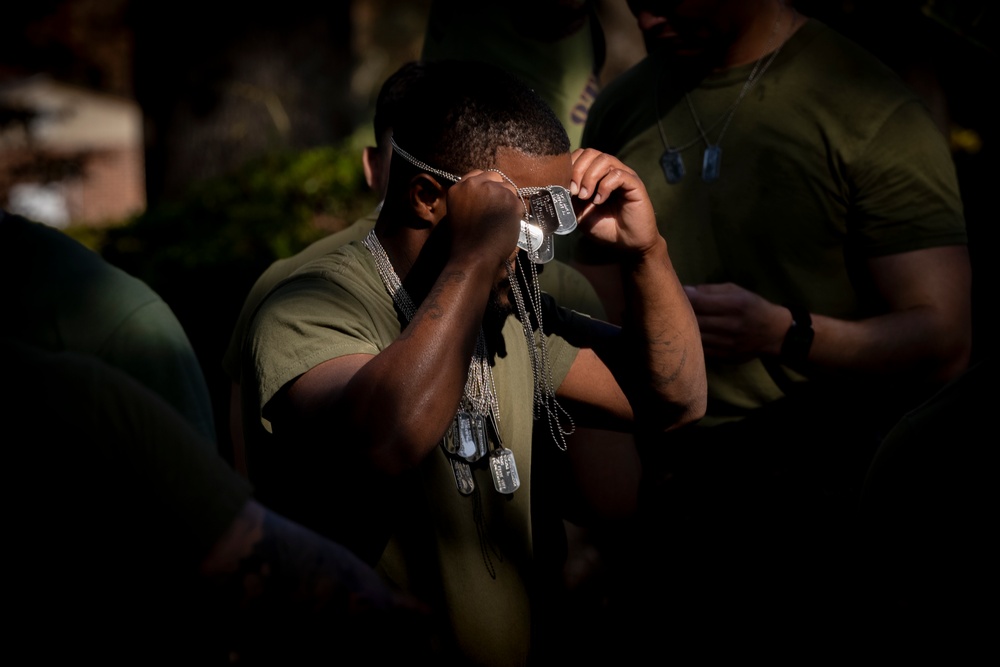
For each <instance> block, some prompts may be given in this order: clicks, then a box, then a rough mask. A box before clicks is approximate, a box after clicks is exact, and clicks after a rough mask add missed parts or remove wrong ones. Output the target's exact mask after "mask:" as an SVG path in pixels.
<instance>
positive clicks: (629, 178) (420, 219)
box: [279, 149, 706, 475]
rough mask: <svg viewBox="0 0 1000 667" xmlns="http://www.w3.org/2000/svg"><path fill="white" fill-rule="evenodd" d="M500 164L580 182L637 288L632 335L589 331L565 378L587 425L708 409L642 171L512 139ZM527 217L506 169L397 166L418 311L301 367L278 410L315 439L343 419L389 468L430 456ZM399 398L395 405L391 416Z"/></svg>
mask: <svg viewBox="0 0 1000 667" xmlns="http://www.w3.org/2000/svg"><path fill="white" fill-rule="evenodd" d="M496 168H497V169H499V170H500V171H502V172H503V173H504V174H506V175H507V176H508V177H509V178H510V180H512V181H513V182H514V183H515V184H516V185H517V187H529V186H538V187H541V186H546V185H555V184H558V185H562V186H564V187H567V188H568V189H569V190H570V192H571V193H572V194H574V195H575V196H576V200H577V201H576V203H575V207H576V211H577V217H578V222H579V228H578V229H579V231H578V233H582V234H587V235H589V236H592V237H594V238H595V240H598V241H599V242H601V243H603V244H604V245H606V246H607V247H608V248H609V250H610V252H612V253H614V254H615V255H616V256H617V257H618V258H619V260H620V262H621V264H622V267H623V268H622V270H623V272H624V275H627V276H628V280H629V284H630V285H631V286H632V289H631V290H630V294H631V297H630V299H631V300H632V301H634V304H635V305H634V307H633V308H631V309H630V310H631V311H632V312H634V313H635V314H636V321H635V324H634V331H633V333H632V336H633V338H632V339H631V341H630V344H629V345H628V346H627V347H623V346H618V345H615V346H614V349H613V350H612V349H610V347H609V346H610V345H611V342H609V341H612V339H614V340H618V339H617V337H616V336H614V335H612V334H613V332H614V331H617V330H616V329H615V328H614V327H610V325H607V324H603V323H595V324H594V331H593V332H588V334H587V335H588V336H593V337H594V340H595V342H598V343H600V345H597V346H594V347H592V346H586V345H585V346H583V348H582V349H581V350H580V352H579V353H578V354H577V357H576V360H575V361H574V363H573V365H572V366H571V368H570V370H569V373H568V374H567V376H566V378H565V380H564V381H563V383H562V384H561V385H560V386H559V387H558V388H557V395H558V396H559V397H560V399H561V400H562V399H565V400H566V401H568V403H569V404H572V405H575V406H578V408H579V409H580V410H582V412H581V413H580V414H579V416H577V415H574V418H575V419H576V420H577V423H578V424H580V425H582V426H587V425H593V426H597V427H600V428H615V429H622V430H626V429H629V428H630V424H631V423H632V421H633V419H635V418H636V413H641V414H642V418H643V420H644V422H648V423H647V424H646V427H647V428H654V429H657V430H662V429H670V428H676V427H677V426H680V425H683V424H685V423H689V422H690V421H691V420H693V419H698V418H700V416H701V415H702V414H704V408H705V396H706V390H705V375H704V360H703V355H702V351H701V343H700V338H699V336H698V331H697V323H696V322H695V319H694V314H693V312H692V311H691V307H690V304H689V303H688V300H687V298H686V297H685V295H684V292H683V289H682V288H681V286H680V283H679V281H677V277H676V275H675V274H674V272H673V268H672V266H671V264H670V260H669V256H668V254H667V248H666V242H665V241H664V240H663V238H662V237H661V236H660V234H659V232H658V230H657V228H656V222H655V217H654V215H653V210H652V207H651V205H650V203H649V200H648V195H647V194H646V190H645V187H644V186H643V184H642V182H641V181H640V180H639V179H638V177H637V176H636V175H635V173H634V172H633V171H632V170H630V169H628V168H627V167H625V165H623V164H622V163H621V162H620V161H619V160H617V159H616V158H614V157H612V156H610V155H607V154H604V153H600V152H597V151H594V150H589V149H588V150H579V151H576V152H575V153H573V154H572V155H570V154H568V153H567V154H562V155H556V156H542V157H538V156H529V155H525V154H523V153H521V152H519V151H515V150H512V149H501V150H500V152H499V153H498V155H497V160H496ZM393 179H396V180H395V184H394V183H393ZM523 215H524V205H523V203H522V201H521V199H520V197H518V195H517V194H516V191H515V188H514V186H513V185H511V183H510V182H508V181H507V180H506V179H504V177H503V176H501V175H500V174H499V173H497V172H496V171H489V170H474V171H471V172H469V173H467V174H463V175H462V177H461V179H460V180H459V181H458V182H457V183H454V184H451V183H450V182H449V183H442V182H441V181H440V180H439V177H436V176H434V175H433V174H428V173H416V174H414V173H413V170H412V169H407V170H399V171H394V172H392V174H391V175H390V185H389V189H388V194H387V196H386V201H385V205H384V206H383V209H382V212H381V213H380V216H379V220H378V223H377V224H376V227H375V231H376V234H377V235H378V237H379V240H380V243H381V244H382V246H383V247H384V249H385V251H386V254H387V255H388V257H389V259H390V261H391V263H392V266H393V268H394V269H395V271H396V273H397V274H398V275H399V277H400V279H401V280H402V281H403V284H404V286H405V288H406V290H407V292H409V293H410V295H411V297H412V298H413V300H414V302H415V303H417V304H418V307H417V311H416V313H415V314H414V315H413V317H412V318H411V319H410V321H409V322H408V323H407V325H406V327H405V328H404V329H403V331H402V332H401V334H400V336H399V337H398V338H397V339H396V340H395V341H394V342H393V343H392V344H390V345H389V346H387V347H386V348H385V349H383V350H382V351H381V352H379V353H378V354H377V355H368V354H352V355H346V356H342V357H338V358H335V359H331V360H328V361H326V362H323V363H320V364H319V365H317V366H315V367H313V368H312V369H310V370H309V371H307V372H306V373H304V374H303V375H301V376H299V378H297V379H296V380H294V381H293V382H292V383H291V385H290V386H289V387H288V388H287V390H286V392H285V395H284V397H283V398H282V399H280V400H283V401H285V405H287V407H288V408H289V409H290V414H288V415H287V416H283V417H279V419H284V421H285V422H286V423H289V424H296V425H298V427H301V428H303V429H305V430H307V431H309V432H314V433H315V435H316V437H323V436H322V434H323V433H328V432H329V429H330V428H331V425H332V424H337V425H338V428H339V429H340V430H341V431H343V429H344V427H345V426H346V427H347V429H349V430H350V431H351V433H352V435H351V437H350V438H348V441H350V442H353V443H356V444H357V446H358V447H360V448H361V450H362V451H364V452H366V457H367V459H368V461H369V462H370V464H371V465H372V467H373V468H374V469H375V470H377V471H380V472H381V473H384V474H388V475H396V474H400V473H402V472H403V471H404V470H406V469H409V468H412V467H413V466H415V465H417V464H419V463H420V462H421V461H422V460H423V459H424V458H425V457H426V456H427V455H428V454H429V453H430V452H431V451H433V450H434V449H435V448H436V447H437V445H438V442H439V441H440V439H441V437H442V436H443V434H444V432H445V430H446V429H447V428H448V426H449V425H450V424H451V422H452V420H453V419H454V413H455V409H456V406H457V405H458V403H459V400H460V398H461V396H462V392H463V390H464V386H465V382H466V377H467V374H468V365H469V359H470V358H471V357H472V353H473V349H474V346H475V341H476V338H477V336H478V334H479V331H480V329H481V327H482V326H483V317H484V314H485V313H486V312H487V309H488V307H489V300H490V298H491V294H492V293H493V292H494V291H495V289H496V287H497V286H498V285H499V284H502V282H503V281H504V280H505V279H506V277H507V268H506V264H507V261H508V260H509V259H510V258H511V257H512V254H513V253H514V252H515V249H516V247H517V239H518V234H519V231H520V220H521V218H522V217H523ZM609 327H610V330H609ZM602 346H603V347H607V348H608V349H607V350H605V351H606V352H608V353H609V354H610V357H609V359H608V360H605V359H604V358H603V357H602V354H601V350H600V349H598V348H600V347H602ZM609 363H610V364H611V365H609ZM612 366H614V368H615V369H617V371H616V370H613V369H612ZM616 373H621V374H622V377H621V378H620V379H619V378H618V377H617V375H616ZM640 378H641V379H640ZM620 380H621V381H622V384H620V383H619V381H620ZM626 391H628V392H629V395H626ZM387 405H391V406H394V408H393V410H392V411H391V413H390V414H389V415H387V413H386V411H385V407H384V406H387ZM389 416H391V418H388V417H389ZM331 420H332V421H331ZM584 422H588V423H584Z"/></svg>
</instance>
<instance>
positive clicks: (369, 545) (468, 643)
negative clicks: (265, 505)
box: [243, 61, 705, 664]
mask: <svg viewBox="0 0 1000 667" xmlns="http://www.w3.org/2000/svg"><path fill="white" fill-rule="evenodd" d="M416 85H417V86H419V87H420V88H421V89H422V90H421V91H419V92H420V96H419V97H418V98H417V99H420V100H421V104H419V105H417V106H415V107H414V108H413V109H412V113H410V114H406V115H405V116H404V117H403V118H401V119H398V120H397V123H396V125H395V126H394V130H393V138H392V142H393V155H392V162H391V167H390V175H389V184H388V189H387V193H386V197H385V203H384V205H383V207H382V210H381V212H380V213H379V218H378V221H377V223H376V225H375V228H374V230H373V232H372V234H370V235H369V236H368V237H366V238H365V240H364V241H363V242H354V243H351V244H349V245H347V246H344V247H342V248H340V249H339V250H337V251H336V252H334V253H332V254H328V255H325V256H324V257H322V258H320V259H317V260H315V261H313V262H311V263H309V264H307V265H306V266H304V267H302V268H301V269H299V270H298V271H297V272H296V273H295V274H294V275H292V276H291V277H290V278H289V279H287V280H286V281H285V282H284V283H282V284H281V285H279V286H278V287H277V288H276V289H275V290H274V291H272V292H271V294H270V295H269V296H268V297H267V298H266V299H265V300H264V302H263V303H262V304H261V306H260V309H259V310H258V312H257V314H256V316H255V317H254V319H253V321H252V322H251V324H250V327H249V329H248V340H247V344H246V345H244V354H243V368H244V382H243V390H244V391H251V392H255V393H256V398H258V399H259V404H260V405H261V406H262V409H261V410H260V413H259V414H253V415H245V419H244V429H245V433H246V437H247V454H248V463H249V467H250V469H251V470H255V469H256V470H260V471H262V473H263V476H262V477H261V478H260V479H259V480H257V481H256V482H255V485H256V488H257V489H258V492H259V494H260V495H261V497H262V498H266V499H267V501H268V502H273V503H276V505H277V507H280V508H281V511H284V512H286V513H287V515H288V516H289V517H293V518H295V519H296V520H299V521H302V522H303V523H305V524H306V525H308V526H310V527H312V528H314V529H316V530H319V531H320V532H322V533H324V534H328V535H330V536H331V537H335V538H336V539H338V540H341V541H342V543H344V544H345V545H347V546H348V547H350V548H353V549H354V550H355V551H356V553H359V554H360V555H362V557H363V558H365V559H366V560H369V561H370V562H375V563H377V569H378V571H379V572H380V574H381V575H382V576H383V577H384V578H385V579H386V580H387V581H389V582H391V583H392V584H393V585H395V586H398V587H399V588H400V589H402V590H404V591H406V592H409V593H411V594H413V595H416V596H417V597H418V598H419V599H421V600H424V601H426V602H427V603H428V604H429V605H430V607H431V608H432V610H433V611H434V613H435V614H436V615H437V618H438V620H439V622H440V627H441V628H442V634H443V635H444V636H445V637H446V638H447V639H446V640H445V643H446V645H447V647H448V651H453V652H454V656H456V657H460V659H462V660H467V661H472V662H474V663H476V664H522V663H523V662H524V661H525V660H527V659H528V656H529V655H532V654H534V655H536V656H537V655H539V654H540V652H541V651H542V648H541V647H542V645H543V643H544V642H545V641H546V640H545V635H544V632H545V627H544V621H546V620H550V621H551V620H552V619H551V618H548V619H547V618H546V614H545V613H544V612H545V611H546V610H545V608H544V596H542V597H539V594H540V592H541V591H542V590H543V589H544V588H545V586H546V583H547V582H546V581H545V575H546V572H545V570H544V569H543V567H542V564H541V563H540V562H539V561H540V560H541V559H542V554H541V553H540V552H541V551H542V544H543V543H544V542H545V541H546V540H550V539H551V535H549V534H547V533H546V532H545V530H546V529H551V526H553V525H554V524H552V523H551V521H550V519H551V514H552V513H556V512H564V511H569V510H568V508H566V507H563V506H561V505H565V504H566V500H567V499H568V498H569V497H570V493H569V491H568V487H567V486H566V485H565V484H564V482H566V480H567V479H568V480H569V481H570V482H572V481H575V480H572V479H571V474H570V470H569V466H568V465H566V458H565V452H562V451H560V449H562V448H564V447H565V435H566V434H568V433H570V432H571V431H572V429H573V427H574V426H582V427H588V426H593V427H599V428H615V429H618V430H637V431H658V432H661V431H665V430H670V429H673V428H676V427H678V426H680V425H683V424H687V423H690V422H692V421H694V420H697V419H698V418H699V417H700V416H701V415H702V412H703V410H704V402H705V377H704V367H703V355H702V350H701V345H700V341H699V337H698V332H697V325H696V322H695V319H694V314H693V312H692V311H691V308H690V305H689V304H688V301H687V299H686V297H685V295H684V292H683V289H682V288H681V285H680V283H679V281H678V280H677V278H676V276H675V274H674V271H673V268H672V265H671V260H670V257H669V255H668V253H667V245H666V243H665V241H664V240H663V238H662V237H661V236H660V234H659V233H658V231H657V229H656V224H655V218H654V215H653V210H652V207H651V206H650V203H649V201H648V198H647V196H646V191H645V188H644V186H643V184H642V182H641V181H640V180H639V179H638V177H637V176H636V175H635V173H634V172H633V171H631V170H630V169H628V168H626V167H625V166H624V165H623V164H622V163H621V162H620V161H618V160H617V159H616V158H614V157H612V156H610V155H606V154H603V153H600V152H597V151H593V150H579V151H576V152H574V153H572V154H570V152H569V140H568V138H567V136H566V132H565V130H564V129H563V128H562V126H561V124H560V123H559V121H558V119H557V118H556V117H555V116H554V114H553V113H552V111H551V110H550V109H549V108H548V107H547V106H546V105H545V104H544V102H543V101H542V100H541V99H540V98H539V97H538V95H537V94H535V93H534V92H533V91H532V90H530V89H529V88H527V87H526V86H525V85H524V84H523V83H521V82H520V81H518V80H517V79H515V78H513V77H511V76H509V75H508V74H506V73H505V72H503V71H501V70H497V69H495V68H493V67H490V66H488V65H483V64H473V63H456V62H448V61H442V62H439V63H429V64H427V71H426V72H425V74H424V76H423V77H422V78H421V80H420V81H419V82H417V83H416ZM571 193H572V199H573V201H572V206H571V207H567V206H565V205H566V204H568V203H569V202H570V198H571V197H570V194H571ZM574 226H578V228H577V230H576V231H575V232H573V233H577V234H585V235H587V236H589V237H593V238H594V239H595V240H596V241H598V242H600V243H601V244H603V245H604V246H605V247H606V248H607V251H608V252H611V253H614V254H615V256H616V257H617V258H618V259H619V262H620V267H621V272H622V281H623V283H624V284H625V285H626V286H627V294H628V299H627V303H626V314H625V318H624V320H623V321H624V326H623V327H622V328H619V327H617V326H614V325H610V324H608V323H605V322H602V321H599V320H595V319H592V318H590V317H587V316H584V315H581V314H579V313H576V312H572V311H568V310H564V309H561V308H559V307H558V306H557V304H556V303H555V302H554V300H553V299H552V298H551V297H550V296H549V295H547V294H544V293H542V292H541V290H540V289H539V288H538V282H537V268H536V264H537V263H540V262H544V261H545V259H546V254H545V253H546V248H548V247H549V246H547V244H548V243H550V242H551V238H550V236H551V234H552V233H553V231H560V232H568V231H570V230H572V229H573V228H574ZM470 360H471V363H470ZM262 420H266V422H267V424H268V425H269V426H270V429H271V432H272V437H271V438H269V439H261V438H260V435H261V432H262V431H263V421H262ZM536 429H542V430H544V431H545V432H546V433H548V434H550V435H551V438H550V439H549V440H548V441H542V444H544V445H545V446H538V445H535V446H533V444H532V433H533V431H535V430H536ZM536 442H539V440H536ZM258 462H259V464H258ZM572 472H574V473H579V472H580V471H577V470H573V471H572ZM589 472H591V473H593V471H589ZM559 529H560V530H561V527H560V528H559ZM549 574H551V573H549ZM448 651H446V653H448ZM449 654H450V653H449Z"/></svg>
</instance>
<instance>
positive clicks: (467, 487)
mask: <svg viewBox="0 0 1000 667" xmlns="http://www.w3.org/2000/svg"><path fill="white" fill-rule="evenodd" d="M448 460H449V461H451V468H452V470H454V471H455V486H457V487H458V492H459V493H461V494H462V495H463V496H467V495H469V494H470V493H472V492H473V491H475V490H476V480H475V479H474V478H473V477H472V469H471V468H470V467H469V464H468V463H466V462H465V461H460V460H459V459H456V458H452V457H451V456H449V457H448Z"/></svg>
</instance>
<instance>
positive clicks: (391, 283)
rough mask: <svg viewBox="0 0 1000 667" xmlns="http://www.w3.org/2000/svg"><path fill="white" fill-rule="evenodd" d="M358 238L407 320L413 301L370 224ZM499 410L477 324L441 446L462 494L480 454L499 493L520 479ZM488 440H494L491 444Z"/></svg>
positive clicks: (472, 480) (466, 492) (511, 489)
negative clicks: (466, 369) (460, 393)
mask: <svg viewBox="0 0 1000 667" xmlns="http://www.w3.org/2000/svg"><path fill="white" fill-rule="evenodd" d="M363 244H364V246H365V247H366V248H368V250H369V252H371V253H372V257H373V258H374V259H375V266H376V268H377V269H378V272H379V276H380V277H381V278H382V282H383V284H384V285H385V288H386V290H387V291H388V292H389V295H390V296H391V297H392V300H393V302H394V303H395V304H396V307H397V308H399V310H400V312H402V313H403V315H404V316H405V317H406V319H407V321H409V320H411V319H413V315H414V314H415V313H416V310H417V309H416V306H415V305H414V303H413V300H412V299H411V298H410V296H409V294H408V293H407V292H406V290H405V289H404V288H403V284H402V282H401V281H400V280H399V276H398V275H396V271H395V269H393V267H392V263H391V262H390V261H389V257H388V255H386V252H385V249H384V248H382V244H381V243H379V240H378V237H376V235H375V231H374V230H372V231H371V232H370V233H369V234H368V236H367V237H366V238H365V239H364V241H363ZM499 416H500V405H499V402H498V401H497V398H496V387H495V386H494V383H493V371H492V368H491V366H490V363H489V357H488V354H487V350H486V337H485V335H484V334H483V332H482V330H480V332H479V337H478V338H477V340H476V350H475V353H474V354H473V358H472V361H471V363H470V365H469V375H468V379H467V380H466V383H465V391H464V396H463V398H462V405H461V407H460V408H459V410H458V411H457V412H456V413H455V419H454V421H453V422H452V425H451V426H450V427H449V428H448V432H447V433H446V434H445V436H444V438H442V440H441V449H442V450H443V451H444V452H445V454H446V456H447V458H448V460H449V462H450V463H451V466H452V470H453V472H454V474H455V486H456V487H457V488H458V491H459V493H461V494H462V495H466V496H467V495H470V494H471V493H472V492H473V491H474V490H475V488H476V486H475V478H474V476H473V474H472V464H475V463H476V462H478V461H480V460H488V462H489V468H490V473H491V474H492V476H493V486H494V487H495V488H496V490H497V491H498V492H499V493H505V494H507V493H513V492H514V491H516V490H517V489H518V487H520V485H521V483H520V479H519V478H518V475H517V466H516V464H515V462H514V453H513V452H512V451H511V450H509V449H506V448H505V447H504V446H503V441H502V439H501V437H500V428H499V421H500V420H499ZM491 436H492V437H491ZM493 443H496V445H495V447H494V444H493Z"/></svg>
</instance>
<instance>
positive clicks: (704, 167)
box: [701, 146, 722, 183]
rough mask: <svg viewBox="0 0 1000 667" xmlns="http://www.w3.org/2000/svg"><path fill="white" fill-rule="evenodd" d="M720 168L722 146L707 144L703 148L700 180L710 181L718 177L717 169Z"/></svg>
mask: <svg viewBox="0 0 1000 667" xmlns="http://www.w3.org/2000/svg"><path fill="white" fill-rule="evenodd" d="M721 169H722V148H721V147H719V146H709V147H708V148H706V149H705V156H704V158H703V159H702V162H701V180H703V181H705V182H706V183H711V182H712V181H714V180H715V179H717V178H719V170H721Z"/></svg>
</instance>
